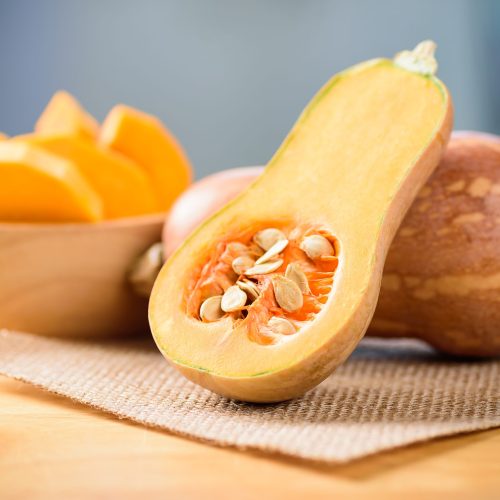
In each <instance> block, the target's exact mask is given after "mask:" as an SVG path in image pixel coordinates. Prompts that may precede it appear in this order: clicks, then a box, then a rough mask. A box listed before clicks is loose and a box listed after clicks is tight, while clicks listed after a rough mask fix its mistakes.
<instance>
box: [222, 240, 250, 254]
mask: <svg viewBox="0 0 500 500" xmlns="http://www.w3.org/2000/svg"><path fill="white" fill-rule="evenodd" d="M226 248H227V250H229V251H230V252H234V253H235V254H245V253H247V252H248V250H249V249H248V247H247V246H246V245H245V244H244V243H241V242H239V241H231V242H230V243H228V244H227V246H226Z"/></svg>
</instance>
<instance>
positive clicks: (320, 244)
mask: <svg viewBox="0 0 500 500" xmlns="http://www.w3.org/2000/svg"><path fill="white" fill-rule="evenodd" d="M300 249H301V250H302V251H303V252H305V254H306V255H307V256H308V257H309V258H310V259H311V260H316V259H319V258H321V257H328V256H332V255H335V251H334V249H333V246H332V244H331V243H330V242H329V241H328V240H327V239H326V238H325V237H324V236H321V235H320V234H313V235H311V236H306V237H305V238H304V239H303V240H302V242H301V244H300Z"/></svg>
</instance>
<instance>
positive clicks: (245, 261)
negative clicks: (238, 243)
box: [231, 255, 255, 275]
mask: <svg viewBox="0 0 500 500" xmlns="http://www.w3.org/2000/svg"><path fill="white" fill-rule="evenodd" d="M254 264H255V261H254V260H253V259H252V257H249V256H248V255H240V256H239V257H236V259H234V260H233V262H232V263H231V267H232V268H233V271H234V272H235V273H236V274H238V275H240V274H243V273H244V272H245V271H246V270H247V269H250V268H251V267H253V266H254Z"/></svg>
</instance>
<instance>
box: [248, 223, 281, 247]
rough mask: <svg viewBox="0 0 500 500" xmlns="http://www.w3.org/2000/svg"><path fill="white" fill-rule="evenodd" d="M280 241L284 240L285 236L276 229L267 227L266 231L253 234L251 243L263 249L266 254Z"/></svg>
mask: <svg viewBox="0 0 500 500" xmlns="http://www.w3.org/2000/svg"><path fill="white" fill-rule="evenodd" d="M280 240H286V236H285V235H284V233H283V231H280V230H279V229H276V228H275V227H269V228H267V229H262V231H258V232H257V233H255V234H254V237H253V241H255V243H257V245H259V247H260V248H263V249H264V250H265V251H266V252H267V251H268V250H269V249H270V248H271V247H272V246H273V245H274V244H275V243H276V242H277V241H280Z"/></svg>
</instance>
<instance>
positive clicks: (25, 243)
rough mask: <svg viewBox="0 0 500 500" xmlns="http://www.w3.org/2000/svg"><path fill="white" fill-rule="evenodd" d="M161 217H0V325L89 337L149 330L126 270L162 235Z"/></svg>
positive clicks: (142, 304)
mask: <svg viewBox="0 0 500 500" xmlns="http://www.w3.org/2000/svg"><path fill="white" fill-rule="evenodd" d="M164 220H165V215H164V214H155V215H150V216H142V217H135V218H128V219H121V220H113V221H106V222H100V223H96V224H23V223H0V329H1V328H9V329H14V330H20V331H26V332H32V333H39V334H43V335H50V336H60V337H88V338H90V337H92V338H96V337H99V338H103V337H117V336H126V335H132V334H136V333H139V332H141V331H149V326H148V319H147V302H148V300H147V298H144V297H140V296H139V295H137V294H136V293H135V292H134V290H133V288H132V287H131V286H130V284H129V283H128V280H127V274H128V271H129V269H130V266H131V265H132V264H133V263H134V261H135V259H137V258H138V256H139V255H141V254H142V253H143V252H144V251H145V250H146V249H147V248H148V247H149V246H150V245H152V244H153V243H155V242H157V241H160V240H161V230H162V226H163V223H164Z"/></svg>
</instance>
